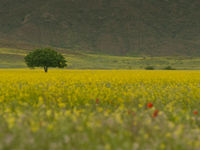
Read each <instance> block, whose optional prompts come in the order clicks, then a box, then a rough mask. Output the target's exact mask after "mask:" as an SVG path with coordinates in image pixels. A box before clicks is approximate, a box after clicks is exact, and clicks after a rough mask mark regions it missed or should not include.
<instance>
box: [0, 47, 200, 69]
mask: <svg viewBox="0 0 200 150" xmlns="http://www.w3.org/2000/svg"><path fill="white" fill-rule="evenodd" d="M58 51H59V52H61V53H63V55H64V56H65V58H66V60H67V64H68V67H67V69H139V70H140V69H144V68H145V67H147V66H153V67H154V68H155V69H158V70H159V69H164V68H165V67H167V66H171V67H172V68H174V69H177V70H197V69H200V57H191V56H190V57H180V56H179V57H125V56H108V55H101V54H87V53H83V52H82V51H80V52H72V51H70V50H61V49H58ZM28 52H29V51H27V50H21V49H8V48H0V68H25V67H26V65H25V63H24V56H25V55H26V54H27V53H28Z"/></svg>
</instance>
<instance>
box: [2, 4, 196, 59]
mask: <svg viewBox="0 0 200 150" xmlns="http://www.w3.org/2000/svg"><path fill="white" fill-rule="evenodd" d="M199 8H200V1H199V0H28V1H27V0H6V1H5V0H0V46H1V47H13V48H15V47H17V48H27V47H28V48H29V47H40V46H44V45H47V46H53V47H59V48H68V49H71V50H74V49H76V50H77V49H78V50H82V51H84V50H87V51H90V52H92V53H101V54H111V55H124V56H135V55H151V56H166V55H187V56H188V55H191V56H192V55H195V56H196V55H198V56H200V9H199Z"/></svg>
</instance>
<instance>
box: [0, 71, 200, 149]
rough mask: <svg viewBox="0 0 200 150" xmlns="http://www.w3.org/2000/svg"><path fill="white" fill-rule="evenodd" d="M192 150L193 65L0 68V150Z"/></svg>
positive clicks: (196, 133)
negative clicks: (183, 67)
mask: <svg viewBox="0 0 200 150" xmlns="http://www.w3.org/2000/svg"><path fill="white" fill-rule="evenodd" d="M36 149H37V150H64V149H69V150H146V149H148V150H162V149H163V150H200V71H130V70H109V71H106V70H57V69H55V70H54V69H53V70H50V71H49V73H44V72H43V70H29V69H12V70H10V69H4V70H0V150H36Z"/></svg>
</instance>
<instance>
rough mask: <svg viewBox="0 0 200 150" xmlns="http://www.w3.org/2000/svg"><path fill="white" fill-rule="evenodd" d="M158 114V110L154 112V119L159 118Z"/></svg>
mask: <svg viewBox="0 0 200 150" xmlns="http://www.w3.org/2000/svg"><path fill="white" fill-rule="evenodd" d="M158 112H159V111H158V110H155V111H154V113H153V117H154V118H155V117H157V116H158Z"/></svg>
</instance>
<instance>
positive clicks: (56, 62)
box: [24, 48, 67, 72]
mask: <svg viewBox="0 0 200 150" xmlns="http://www.w3.org/2000/svg"><path fill="white" fill-rule="evenodd" d="M24 59H25V63H26V64H27V66H28V67H30V68H34V67H43V68H44V71H45V72H47V71H48V68H49V67H58V68H64V67H66V66H67V64H66V62H67V61H66V60H65V58H64V56H63V55H62V54H60V53H58V52H56V51H55V50H53V49H50V48H42V49H36V50H34V51H32V52H30V53H29V54H28V55H26V56H25V57H24Z"/></svg>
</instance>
